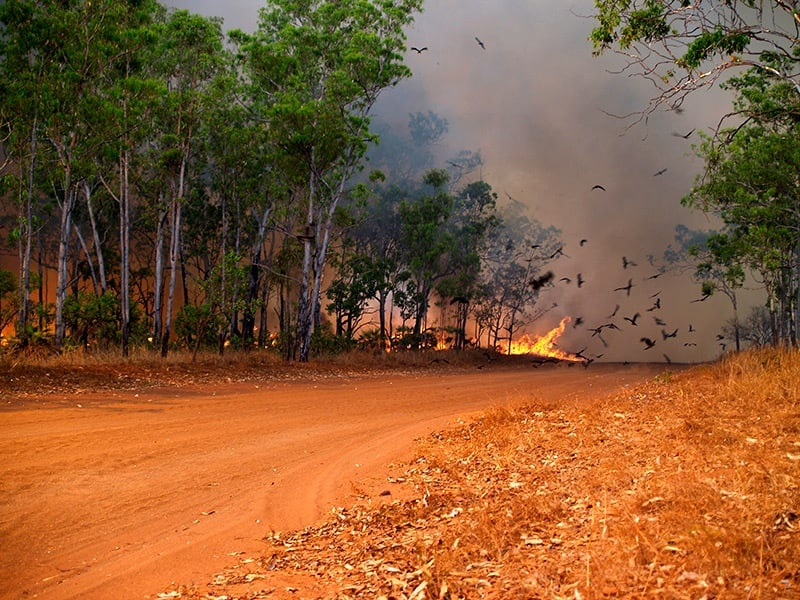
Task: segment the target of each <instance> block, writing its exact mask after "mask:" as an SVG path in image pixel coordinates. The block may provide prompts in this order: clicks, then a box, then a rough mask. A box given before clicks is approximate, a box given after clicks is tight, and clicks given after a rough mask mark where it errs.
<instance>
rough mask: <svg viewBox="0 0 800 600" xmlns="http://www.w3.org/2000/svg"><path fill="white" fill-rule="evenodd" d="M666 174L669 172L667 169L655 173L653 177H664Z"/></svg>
mask: <svg viewBox="0 0 800 600" xmlns="http://www.w3.org/2000/svg"><path fill="white" fill-rule="evenodd" d="M666 172H667V170H666V169H661V170H660V171H656V172H655V173H653V177H658V176H659V175H663V174H664V173H666Z"/></svg>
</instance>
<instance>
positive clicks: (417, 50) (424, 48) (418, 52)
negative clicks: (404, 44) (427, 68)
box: [411, 46, 428, 54]
mask: <svg viewBox="0 0 800 600" xmlns="http://www.w3.org/2000/svg"><path fill="white" fill-rule="evenodd" d="M411 49H412V50H413V51H414V52H416V53H417V54H422V53H423V52H425V50H427V49H428V47H427V46H423V47H422V48H417V47H416V46H411Z"/></svg>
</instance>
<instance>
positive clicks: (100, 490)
mask: <svg viewBox="0 0 800 600" xmlns="http://www.w3.org/2000/svg"><path fill="white" fill-rule="evenodd" d="M671 369H672V370H674V369H675V366H674V365H673V366H672V367H671ZM663 370H664V365H660V366H659V365H630V366H619V365H592V367H591V368H589V369H583V368H581V367H580V366H578V367H575V368H571V369H570V368H566V367H565V366H564V365H560V366H558V367H555V366H552V367H551V368H542V369H536V370H534V369H531V368H530V367H528V368H525V369H523V368H519V367H517V368H504V369H499V370H493V369H491V368H489V367H487V368H486V369H483V370H469V371H458V372H454V371H437V372H434V371H419V372H415V373H403V374H399V373H391V374H386V373H381V374H373V375H365V376H358V377H347V378H343V377H334V376H328V377H324V378H321V379H318V380H316V381H295V382H286V381H273V382H269V381H262V382H258V383H255V382H254V383H247V384H219V385H204V386H203V387H199V386H191V387H190V386H187V387H179V388H159V389H143V390H140V391H139V392H138V393H137V392H135V391H111V392H103V393H94V394H75V395H65V394H60V395H55V394H54V395H49V396H47V397H41V398H30V397H25V398H23V399H19V398H9V397H8V396H7V395H6V397H3V395H0V598H3V599H6V598H8V599H12V598H13V599H17V598H46V599H53V600H60V599H65V598H104V599H109V598H120V599H141V598H156V597H157V596H158V594H159V593H160V592H163V591H164V590H167V589H174V587H173V585H174V584H175V583H178V584H191V583H193V582H196V583H205V582H208V581H209V580H210V579H211V578H212V576H213V574H214V573H215V572H217V571H218V570H220V569H222V568H224V567H225V566H227V565H229V564H230V563H234V562H235V560H236V559H235V557H233V556H232V554H233V553H236V552H257V551H258V550H259V549H260V548H261V547H262V545H263V542H261V540H262V539H263V538H264V536H266V535H268V534H269V533H270V532H271V531H287V530H292V529H299V528H302V527H304V526H306V525H311V524H314V523H316V522H318V521H320V520H322V519H323V518H325V517H326V516H327V515H328V514H329V513H330V509H331V507H332V506H335V505H346V504H347V499H348V497H352V494H353V489H354V486H358V485H360V484H361V483H362V482H369V481H373V487H374V486H375V484H374V482H375V481H380V482H382V483H379V484H377V485H380V486H382V487H377V488H376V489H375V491H376V497H377V492H379V491H380V490H385V489H386V486H387V484H386V474H387V473H388V472H389V468H388V465H390V464H391V463H394V462H397V461H403V460H407V459H410V458H412V456H413V455H412V452H413V448H414V440H415V439H417V438H419V437H422V436H425V435H427V434H429V433H432V432H434V431H437V430H441V429H444V428H446V427H447V426H449V425H453V424H455V423H456V422H457V421H458V420H459V419H464V420H466V419H468V418H469V417H470V415H471V414H474V413H476V412H480V411H484V410H486V409H489V408H491V407H495V406H501V405H513V404H522V403H526V402H529V401H531V400H542V399H544V400H547V401H548V402H553V403H559V402H566V401H569V402H574V401H589V400H591V399H594V398H601V397H603V396H606V395H608V394H610V393H612V392H614V391H616V390H618V389H619V388H620V387H622V386H624V385H629V384H634V383H638V382H641V381H643V380H647V379H649V378H652V377H653V376H654V375H656V374H658V373H660V372H663ZM0 394H2V391H0Z"/></svg>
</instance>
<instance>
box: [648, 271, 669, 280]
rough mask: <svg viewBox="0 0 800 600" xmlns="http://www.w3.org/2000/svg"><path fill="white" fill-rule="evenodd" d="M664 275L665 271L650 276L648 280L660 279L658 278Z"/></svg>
mask: <svg viewBox="0 0 800 600" xmlns="http://www.w3.org/2000/svg"><path fill="white" fill-rule="evenodd" d="M664 273H665V271H659V272H658V273H655V274H653V275H650V276H649V277H648V278H647V279H658V278H659V277H661V276H662V275H663V274H664Z"/></svg>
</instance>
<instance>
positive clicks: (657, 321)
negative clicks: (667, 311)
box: [653, 317, 667, 327]
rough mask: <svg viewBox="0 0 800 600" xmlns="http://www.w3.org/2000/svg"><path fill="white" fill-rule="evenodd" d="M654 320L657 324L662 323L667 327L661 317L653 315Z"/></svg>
mask: <svg viewBox="0 0 800 600" xmlns="http://www.w3.org/2000/svg"><path fill="white" fill-rule="evenodd" d="M653 322H654V323H655V324H656V325H661V326H662V327H666V326H667V324H666V323H665V322H664V321H663V320H662V319H659V318H658V317H653Z"/></svg>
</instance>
